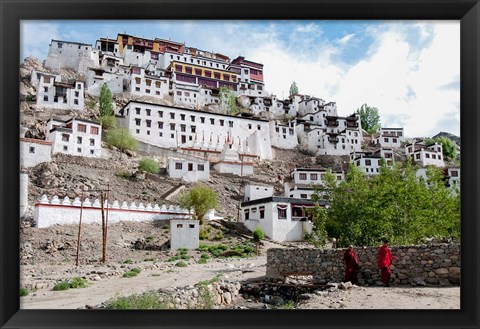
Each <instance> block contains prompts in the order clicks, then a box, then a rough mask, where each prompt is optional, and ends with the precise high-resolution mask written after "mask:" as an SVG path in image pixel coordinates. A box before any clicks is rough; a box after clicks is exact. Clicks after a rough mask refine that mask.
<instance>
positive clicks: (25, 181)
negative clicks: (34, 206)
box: [20, 173, 28, 218]
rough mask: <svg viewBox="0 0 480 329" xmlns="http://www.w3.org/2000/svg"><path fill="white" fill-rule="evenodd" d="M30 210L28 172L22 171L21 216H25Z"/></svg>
mask: <svg viewBox="0 0 480 329" xmlns="http://www.w3.org/2000/svg"><path fill="white" fill-rule="evenodd" d="M27 210H28V174H27V173H20V218H22V217H24V216H25V214H26V213H27Z"/></svg>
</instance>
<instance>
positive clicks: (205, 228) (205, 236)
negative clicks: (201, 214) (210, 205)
mask: <svg viewBox="0 0 480 329" xmlns="http://www.w3.org/2000/svg"><path fill="white" fill-rule="evenodd" d="M211 231H212V227H211V226H210V225H209V224H206V225H201V226H200V232H199V238H200V240H209V239H210V232H211Z"/></svg>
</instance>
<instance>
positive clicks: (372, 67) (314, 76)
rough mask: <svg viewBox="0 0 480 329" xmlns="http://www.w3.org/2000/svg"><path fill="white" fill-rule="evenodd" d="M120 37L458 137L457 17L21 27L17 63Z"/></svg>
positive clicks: (342, 109) (418, 132)
mask: <svg viewBox="0 0 480 329" xmlns="http://www.w3.org/2000/svg"><path fill="white" fill-rule="evenodd" d="M125 32H126V33H127V34H131V35H135V36H140V37H145V38H152V39H153V38H155V37H159V38H164V39H168V38H171V39H172V40H174V41H178V42H184V43H185V44H186V45H187V46H190V47H196V48H199V49H203V50H208V51H214V52H219V53H223V54H225V55H228V56H230V57H231V58H235V57H236V56H238V55H242V56H245V57H246V58H248V59H250V60H252V61H256V62H261V63H263V64H264V74H265V85H266V90H267V91H269V92H271V93H273V94H276V95H277V96H278V97H279V98H283V97H286V96H287V95H288V89H289V86H290V84H291V83H292V81H295V82H296V83H297V85H298V87H299V91H300V93H304V94H310V95H314V96H317V97H320V98H323V99H324V100H326V101H335V102H337V106H338V111H339V114H340V115H347V114H351V113H353V112H354V111H355V110H356V109H357V108H358V107H360V106H361V105H362V104H363V103H367V104H369V105H371V106H375V107H377V108H378V109H379V112H380V116H381V121H382V125H383V126H392V127H398V126H403V127H404V128H405V134H406V135H407V136H411V137H413V136H431V135H433V134H436V133H437V132H439V131H448V132H451V133H453V134H456V135H459V133H460V123H459V120H460V105H459V104H460V84H459V81H460V79H459V78H460V24H459V22H458V21H448V22H447V21H398V22H395V21H306V20H304V21H106V22H99V21H48V22H47V21H24V22H22V24H21V57H22V60H23V58H25V57H26V56H30V55H32V56H34V57H37V58H39V59H41V60H43V59H45V58H46V56H47V54H48V46H49V44H50V41H51V39H60V40H65V41H75V42H84V43H88V44H92V45H93V44H94V43H95V40H96V39H98V38H100V37H109V38H116V36H117V33H125Z"/></svg>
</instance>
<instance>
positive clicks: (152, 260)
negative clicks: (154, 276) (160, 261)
mask: <svg viewBox="0 0 480 329" xmlns="http://www.w3.org/2000/svg"><path fill="white" fill-rule="evenodd" d="M156 260H157V259H156V258H155V257H151V258H145V259H144V260H143V261H144V262H155V261H156Z"/></svg>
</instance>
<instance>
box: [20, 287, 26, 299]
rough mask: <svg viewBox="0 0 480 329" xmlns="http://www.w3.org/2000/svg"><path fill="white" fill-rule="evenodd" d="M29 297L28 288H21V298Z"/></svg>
mask: <svg viewBox="0 0 480 329" xmlns="http://www.w3.org/2000/svg"><path fill="white" fill-rule="evenodd" d="M25 296H28V289H27V288H24V287H22V288H20V297H25Z"/></svg>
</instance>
